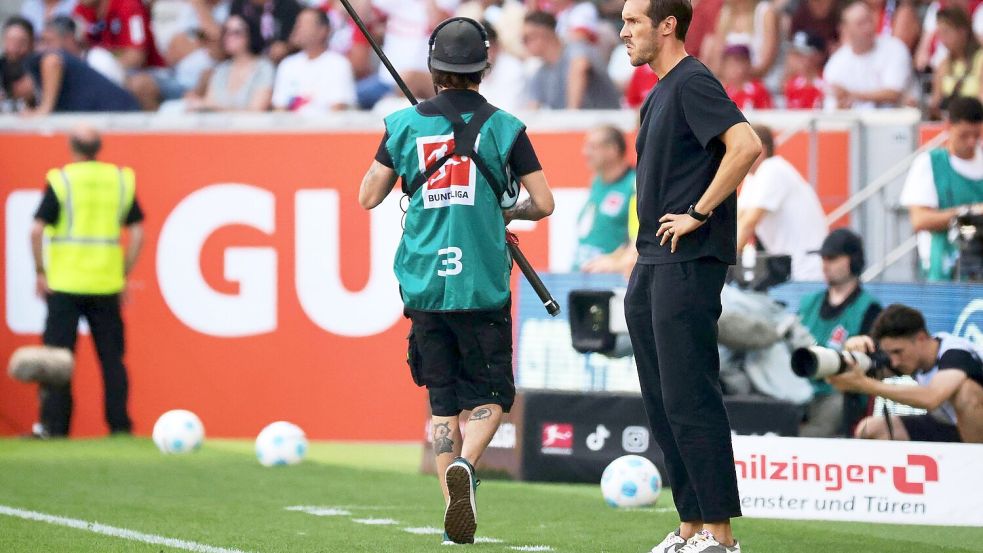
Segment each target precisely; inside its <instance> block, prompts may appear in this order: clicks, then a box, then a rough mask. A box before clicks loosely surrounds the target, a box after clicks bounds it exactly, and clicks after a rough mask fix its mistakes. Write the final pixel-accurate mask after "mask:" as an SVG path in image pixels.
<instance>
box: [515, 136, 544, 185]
mask: <svg viewBox="0 0 983 553" xmlns="http://www.w3.org/2000/svg"><path fill="white" fill-rule="evenodd" d="M542 168H543V166H542V164H540V162H539V156H537V155H536V150H535V149H534V148H533V147H532V141H531V140H529V135H527V134H526V130H525V129H522V131H521V132H519V135H518V136H517V137H516V138H515V143H514V144H513V145H512V151H511V152H510V153H509V169H511V171H512V174H513V175H516V176H518V177H524V176H526V175H528V174H531V173H535V172H536V171H540V170H542Z"/></svg>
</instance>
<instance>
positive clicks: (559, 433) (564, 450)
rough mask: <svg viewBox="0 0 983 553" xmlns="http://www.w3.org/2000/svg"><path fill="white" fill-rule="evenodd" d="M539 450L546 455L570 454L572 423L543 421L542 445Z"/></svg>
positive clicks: (571, 451)
mask: <svg viewBox="0 0 983 553" xmlns="http://www.w3.org/2000/svg"><path fill="white" fill-rule="evenodd" d="M541 451H542V452H543V453H545V454H547V455H572V454H573V425H572V424H558V423H553V422H547V423H543V447H542V450H541Z"/></svg>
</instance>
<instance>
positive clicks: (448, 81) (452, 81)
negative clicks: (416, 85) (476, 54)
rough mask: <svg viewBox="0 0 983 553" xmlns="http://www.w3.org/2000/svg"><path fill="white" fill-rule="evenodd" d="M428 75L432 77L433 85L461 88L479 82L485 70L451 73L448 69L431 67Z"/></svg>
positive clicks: (476, 84)
mask: <svg viewBox="0 0 983 553" xmlns="http://www.w3.org/2000/svg"><path fill="white" fill-rule="evenodd" d="M430 76H431V78H433V84H434V86H439V87H441V88H449V89H460V90H463V89H466V88H471V87H472V86H478V85H479V84H481V78H482V77H484V76H485V72H484V71H476V72H474V73H451V72H449V71H441V70H439V69H431V71H430Z"/></svg>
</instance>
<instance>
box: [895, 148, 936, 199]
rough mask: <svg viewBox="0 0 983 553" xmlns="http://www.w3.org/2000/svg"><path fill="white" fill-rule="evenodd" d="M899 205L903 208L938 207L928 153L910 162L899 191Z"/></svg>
mask: <svg viewBox="0 0 983 553" xmlns="http://www.w3.org/2000/svg"><path fill="white" fill-rule="evenodd" d="M900 202H901V205H903V206H905V207H913V206H921V207H931V208H938V207H939V193H938V191H936V189H935V177H934V176H933V175H932V159H931V156H930V154H929V152H923V153H921V154H919V155H918V157H916V158H915V159H914V161H912V162H911V168H910V169H908V176H907V177H906V178H905V181H904V188H902V190H901V198H900Z"/></svg>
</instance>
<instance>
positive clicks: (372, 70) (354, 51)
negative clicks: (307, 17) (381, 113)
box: [321, 0, 382, 105]
mask: <svg viewBox="0 0 983 553" xmlns="http://www.w3.org/2000/svg"><path fill="white" fill-rule="evenodd" d="M363 4H364V6H365V10H362V13H360V14H359V17H361V18H362V22H363V23H365V25H366V27H367V28H368V31H369V33H370V34H371V35H372V36H373V37H374V38H375V39H376V40H379V41H381V38H382V33H381V29H382V21H381V19H382V16H381V14H380V13H379V11H378V10H375V9H373V8H372V7H371V5H369V4H368V3H367V2H365V0H363ZM353 6H354V7H355V9H357V10H358V9H360V8H359V6H358V4H353ZM321 9H322V10H324V11H325V12H326V13H327V14H328V20H330V22H331V39H330V40H329V42H328V49H329V50H331V51H332V52H336V53H338V54H341V55H343V56H345V57H346V58H348V62H349V64H351V66H352V73H353V74H354V77H355V83H356V84H355V91H356V96H357V95H358V86H359V85H358V83H359V82H361V81H366V82H375V81H377V80H378V77H377V69H378V66H379V58H378V56H376V55H375V52H373V51H372V47H371V45H369V41H368V39H367V38H365V35H364V34H362V31H360V30H359V29H358V27H357V26H356V25H355V22H354V21H352V19H351V17H350V16H349V15H348V12H347V11H345V8H344V7H343V6H342V5H341V3H340V2H339V1H338V0H328V1H327V2H326V3H325V4H323V5H322V6H321ZM359 105H361V103H359Z"/></svg>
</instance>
